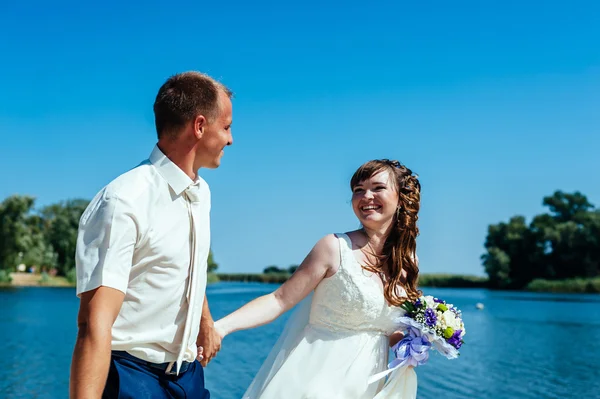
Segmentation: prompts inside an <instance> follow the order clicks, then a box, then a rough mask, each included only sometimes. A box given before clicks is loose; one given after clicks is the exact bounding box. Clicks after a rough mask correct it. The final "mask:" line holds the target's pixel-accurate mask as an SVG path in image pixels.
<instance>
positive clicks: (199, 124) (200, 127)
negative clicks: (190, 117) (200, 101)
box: [193, 115, 207, 140]
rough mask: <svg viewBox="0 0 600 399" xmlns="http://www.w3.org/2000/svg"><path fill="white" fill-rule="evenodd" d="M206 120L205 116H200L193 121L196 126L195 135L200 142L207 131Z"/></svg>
mask: <svg viewBox="0 0 600 399" xmlns="http://www.w3.org/2000/svg"><path fill="white" fill-rule="evenodd" d="M206 123H207V122H206V118H205V117H204V115H198V116H196V118H195V119H194V121H193V124H194V135H195V136H196V138H197V139H198V140H200V139H201V138H202V136H203V135H204V131H205V130H206Z"/></svg>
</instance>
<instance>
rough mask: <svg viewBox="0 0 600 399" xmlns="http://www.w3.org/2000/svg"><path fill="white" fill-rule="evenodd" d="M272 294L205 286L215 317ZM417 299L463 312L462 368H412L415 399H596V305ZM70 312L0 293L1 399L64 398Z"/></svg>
mask: <svg viewBox="0 0 600 399" xmlns="http://www.w3.org/2000/svg"><path fill="white" fill-rule="evenodd" d="M275 287H276V286H274V285H266V284H238V283H220V284H215V285H211V286H209V288H208V297H209V303H210V305H211V310H212V312H213V316H214V317H215V318H219V317H221V316H223V315H224V314H226V313H228V312H230V311H232V310H234V309H236V308H237V307H239V306H241V305H242V304H244V303H246V302H248V301H249V300H251V299H253V298H255V297H257V296H259V295H262V294H265V293H267V292H270V291H271V290H273V289H274V288H275ZM424 292H425V293H426V294H431V295H436V296H438V297H440V298H444V299H446V300H447V301H449V302H451V303H453V304H455V305H456V306H458V307H460V308H461V309H462V310H463V317H464V320H465V324H466V327H467V335H466V336H465V341H466V344H465V346H463V348H462V350H461V351H462V355H461V357H460V358H459V359H456V360H446V359H444V358H442V357H441V356H439V355H438V354H432V356H431V357H430V361H429V363H428V364H426V365H424V366H422V367H419V368H417V374H418V378H419V392H418V398H419V399H437V398H443V399H458V398H466V397H468V398H472V399H484V398H490V399H492V398H493V399H517V398H519V399H521V398H531V399H541V398H557V399H558V398H561V399H564V398H586V399H587V398H594V399H595V398H600V295H558V294H534V293H514V292H497V291H487V290H474V289H424ZM478 302H482V303H484V304H485V309H484V310H476V309H475V304H476V303H478ZM77 307H78V300H77V298H76V296H75V291H74V289H71V288H18V289H0V342H1V343H2V352H3V353H2V356H0V370H2V377H1V378H0V398H7V399H8V398H11V399H13V398H14V399H17V398H27V399H30V398H48V399H58V398H61V399H62V398H66V397H68V380H69V365H70V361H71V354H72V349H73V344H74V342H75V334H76V315H77ZM286 319H287V317H286V316H284V317H282V318H281V319H279V320H277V321H276V322H275V323H273V324H271V325H267V326H263V327H260V328H257V329H255V330H251V331H244V332H238V333H235V334H233V335H231V336H229V337H227V338H226V339H225V341H224V342H223V349H222V350H221V352H220V353H219V356H218V357H217V358H216V359H215V360H214V361H213V362H211V364H210V365H209V366H208V367H207V369H206V382H207V386H208V388H209V389H210V390H211V393H212V397H213V398H215V399H239V398H240V397H241V395H242V394H243V392H244V391H245V388H246V387H247V386H248V384H249V383H250V381H251V380H252V378H253V376H254V374H255V373H256V371H257V370H258V368H259V367H260V365H261V363H262V361H263V359H264V358H265V357H266V356H267V354H268V351H269V349H270V347H271V346H272V345H273V344H274V342H275V341H276V339H277V336H278V334H279V331H281V329H282V328H283V324H284V323H285V320H286Z"/></svg>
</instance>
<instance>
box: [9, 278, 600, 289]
mask: <svg viewBox="0 0 600 399" xmlns="http://www.w3.org/2000/svg"><path fill="white" fill-rule="evenodd" d="M11 277H12V282H11V283H0V288H11V287H13V288H19V287H58V288H60V287H62V288H64V287H72V288H74V287H75V283H71V282H69V281H68V280H67V278H66V277H62V276H55V277H52V276H47V275H46V276H44V275H42V274H33V273H11ZM289 277H290V274H289V273H266V274H265V273H209V274H208V283H209V284H214V283H218V282H240V283H265V284H282V283H284V282H285V281H286V280H287V279H288V278H289ZM419 282H420V284H419V286H420V287H424V288H425V287H426V288H484V289H488V288H489V287H488V279H487V278H486V277H481V276H470V275H456V274H423V275H421V276H420V277H419ZM518 291H530V292H555V293H580V294H582V293H600V276H599V277H595V278H576V279H568V280H541V279H538V280H534V281H532V282H531V283H529V285H528V286H527V287H526V289H523V290H518Z"/></svg>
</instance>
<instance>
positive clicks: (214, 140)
mask: <svg viewBox="0 0 600 399" xmlns="http://www.w3.org/2000/svg"><path fill="white" fill-rule="evenodd" d="M219 110H220V113H219V115H218V116H217V117H216V118H215V119H214V120H212V121H211V122H210V123H207V124H206V126H205V128H204V131H203V133H202V137H201V138H200V141H199V143H198V147H197V151H196V158H197V159H198V161H199V162H198V164H199V166H200V167H201V168H211V169H212V168H217V167H219V165H220V164H221V157H223V153H224V149H225V147H227V146H228V145H231V144H232V143H233V136H232V135H231V122H232V104H231V100H230V99H229V97H228V96H227V95H226V94H225V93H223V92H220V93H219Z"/></svg>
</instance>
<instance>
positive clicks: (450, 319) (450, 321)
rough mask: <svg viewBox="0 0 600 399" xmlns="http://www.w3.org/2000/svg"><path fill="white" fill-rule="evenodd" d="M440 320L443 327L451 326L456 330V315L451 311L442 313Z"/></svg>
mask: <svg viewBox="0 0 600 399" xmlns="http://www.w3.org/2000/svg"><path fill="white" fill-rule="evenodd" d="M441 320H442V323H443V325H444V328H446V327H452V329H453V330H458V328H456V327H457V326H458V325H459V323H458V322H457V320H456V316H455V315H454V313H453V312H444V314H443V315H442V316H441Z"/></svg>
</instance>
